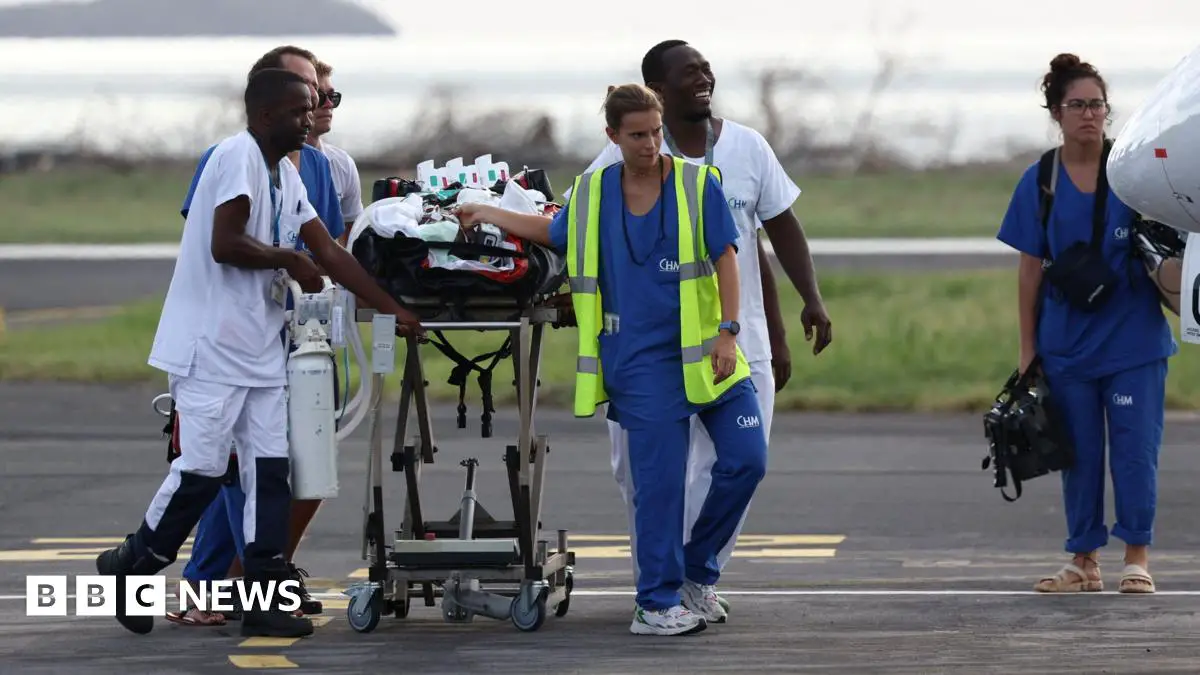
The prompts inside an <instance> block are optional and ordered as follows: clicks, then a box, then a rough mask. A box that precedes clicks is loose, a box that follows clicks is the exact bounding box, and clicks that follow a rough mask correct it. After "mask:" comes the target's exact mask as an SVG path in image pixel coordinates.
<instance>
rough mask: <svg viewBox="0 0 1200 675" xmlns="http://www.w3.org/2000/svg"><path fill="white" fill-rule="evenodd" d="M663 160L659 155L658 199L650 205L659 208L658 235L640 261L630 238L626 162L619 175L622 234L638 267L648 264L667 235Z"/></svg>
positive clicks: (626, 247)
mask: <svg viewBox="0 0 1200 675" xmlns="http://www.w3.org/2000/svg"><path fill="white" fill-rule="evenodd" d="M663 160H664V157H663V155H659V156H658V177H659V185H658V199H656V200H655V202H654V205H653V206H651V207H650V208H651V209H654V208H655V207H657V208H658V237H657V238H656V239H655V240H654V243H653V244H652V245H651V246H650V252H649V253H647V254H646V256H645V257H644V258H642V259H641V260H640V261H639V260H638V259H637V256H636V255H634V253H633V242H631V241H630V240H629V205H628V204H626V203H625V180H624V179H625V165H624V164H622V165H621V174H620V176H619V177H618V178H619V179H620V183H619V185H620V186H621V235H622V236H624V238H625V250H626V251H627V252H628V253H629V259H630V260H632V261H633V264H635V265H637V266H638V267H645V266H646V263H647V262H648V261H649V260H650V256H652V255H654V252H655V251H657V250H658V247H659V246H660V245H662V243H663V239H665V238H666V236H667V215H666V214H667V205H666V204H665V200H664V196H665V194H666V190H664V189H663V178H662V166H663Z"/></svg>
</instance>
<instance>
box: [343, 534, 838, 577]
mask: <svg viewBox="0 0 1200 675" xmlns="http://www.w3.org/2000/svg"><path fill="white" fill-rule="evenodd" d="M844 541H846V535H844V534H743V535H741V536H740V537H738V546H739V547H740V548H736V549H734V551H733V557H735V558H773V559H777V560H779V559H785V558H806V559H811V558H833V557H836V555H837V549H834V548H797V547H799V546H824V547H828V546H836V545H838V544H840V543H842V542H844ZM579 542H598V543H601V544H600V545H594V546H587V545H584V546H580V545H579ZM605 544H607V545H605ZM613 544H616V545H613ZM567 545H568V547H569V548H570V549H571V550H572V551H574V552H575V557H576V558H581V559H589V560H616V559H622V558H629V557H630V556H631V555H632V552H631V550H630V546H629V535H624V534H575V535H571V534H568V537H567ZM369 576H370V574H369V570H368V568H366V567H360V568H358V569H356V570H354V571H353V572H351V573H350V574H349V576H348V577H347V578H348V579H367V578H369Z"/></svg>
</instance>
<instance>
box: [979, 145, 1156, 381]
mask: <svg viewBox="0 0 1200 675" xmlns="http://www.w3.org/2000/svg"><path fill="white" fill-rule="evenodd" d="M1058 172H1059V174H1058V184H1057V185H1056V187H1055V195H1054V206H1053V208H1052V209H1051V212H1050V217H1049V219H1048V220H1047V226H1046V230H1043V229H1042V224H1041V221H1040V220H1039V219H1038V185H1037V173H1038V165H1037V162H1034V163H1033V165H1031V166H1030V167H1029V168H1028V169H1026V170H1025V174H1024V175H1023V176H1021V180H1020V182H1019V183H1018V184H1017V188H1016V190H1015V191H1014V192H1013V196H1012V200H1011V202H1010V203H1009V206H1008V213H1006V214H1005V216H1004V222H1003V224H1002V225H1001V227H1000V231H999V233H998V234H997V235H996V238H997V239H999V240H1000V241H1002V242H1004V243H1005V244H1008V245H1009V246H1011V247H1013V248H1014V249H1016V250H1018V251H1020V252H1022V253H1026V254H1029V255H1031V256H1034V257H1037V258H1042V257H1044V255H1045V246H1046V236H1047V233H1048V234H1049V239H1050V251H1051V253H1052V254H1053V256H1054V257H1055V258H1057V257H1058V256H1059V255H1061V253H1062V251H1063V250H1065V249H1066V248H1068V247H1069V246H1070V245H1071V244H1073V243H1075V242H1077V241H1083V242H1087V241H1091V238H1092V206H1093V203H1094V202H1095V195H1094V194H1092V193H1084V192H1080V191H1079V189H1078V188H1077V187H1076V186H1075V184H1074V183H1073V182H1072V181H1071V177H1070V175H1069V174H1068V173H1067V170H1066V168H1065V167H1063V166H1062V165H1061V164H1060V165H1059V167H1058ZM1133 220H1134V212H1133V210H1131V209H1130V208H1129V207H1128V206H1127V205H1126V204H1124V203H1123V202H1121V200H1120V198H1118V197H1117V195H1116V194H1114V193H1113V191H1112V190H1111V188H1110V189H1109V191H1108V203H1107V214H1106V223H1107V227H1105V229H1104V241H1103V245H1102V248H1101V250H1102V252H1103V255H1104V258H1105V260H1107V261H1108V263H1109V265H1110V266H1111V267H1112V269H1113V270H1114V271H1115V272H1116V274H1117V278H1118V285H1117V289H1116V291H1115V292H1114V293H1113V296H1112V298H1111V299H1110V300H1109V301H1108V303H1107V304H1105V305H1104V306H1103V307H1101V308H1100V309H1099V310H1098V311H1096V312H1083V311H1080V310H1078V309H1075V308H1074V307H1072V306H1071V305H1070V304H1068V303H1067V301H1066V300H1065V299H1061V298H1058V297H1056V294H1054V293H1051V292H1050V288H1049V284H1048V283H1047V284H1045V286H1046V287H1047V288H1046V289H1044V292H1043V295H1042V314H1041V320H1040V323H1039V326H1038V331H1037V350H1038V353H1039V354H1040V355H1041V357H1042V363H1043V370H1044V372H1045V373H1046V375H1047V376H1049V377H1052V378H1053V377H1058V378H1063V379H1070V380H1078V381H1086V380H1094V379H1097V378H1100V377H1104V376H1106V375H1111V374H1113V373H1117V372H1120V371H1122V370H1126V369H1129V368H1134V367H1137V366H1141V365H1144V364H1146V363H1149V362H1152V361H1156V360H1159V359H1164V358H1167V357H1170V356H1172V355H1174V354H1175V352H1176V351H1178V345H1177V344H1176V342H1175V339H1174V337H1173V336H1172V335H1171V328H1170V326H1169V325H1168V323H1167V319H1166V316H1165V315H1164V314H1163V309H1162V306H1161V305H1160V304H1159V296H1158V290H1157V289H1156V288H1155V286H1154V282H1153V281H1151V280H1150V278H1149V276H1148V275H1147V274H1146V268H1145V266H1144V265H1143V264H1142V262H1141V261H1140V260H1139V259H1138V258H1137V257H1136V255H1135V254H1134V252H1133V250H1132V247H1133V245H1134V244H1133V238H1132V228H1133Z"/></svg>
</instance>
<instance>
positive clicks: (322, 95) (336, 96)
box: [317, 89, 342, 108]
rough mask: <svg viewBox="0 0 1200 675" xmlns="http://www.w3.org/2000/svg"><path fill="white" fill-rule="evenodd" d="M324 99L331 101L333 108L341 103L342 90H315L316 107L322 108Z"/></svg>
mask: <svg viewBox="0 0 1200 675" xmlns="http://www.w3.org/2000/svg"><path fill="white" fill-rule="evenodd" d="M326 101H329V102H331V103H333V107H334V108H336V107H338V106H339V105H341V104H342V92H340V91H334V90H332V89H330V90H329V91H327V92H325V91H320V90H317V107H318V108H324V107H325V102H326Z"/></svg>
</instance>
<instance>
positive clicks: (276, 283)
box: [267, 167, 288, 307]
mask: <svg viewBox="0 0 1200 675" xmlns="http://www.w3.org/2000/svg"><path fill="white" fill-rule="evenodd" d="M281 183H282V180H281ZM267 184H268V185H269V186H270V188H271V245H272V246H274V247H275V248H279V221H280V220H281V219H282V218H283V195H282V194H279V192H282V185H281V186H280V187H279V188H278V189H277V188H276V186H275V180H274V179H273V178H272V177H271V170H270V167H268V168H267ZM283 277H284V271H283V270H275V278H274V279H272V280H271V299H272V300H274V301H275V302H276V303H277V304H278V305H279V306H280V307H286V306H287V294H288V291H287V286H286V285H285V284H284V282H283Z"/></svg>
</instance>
